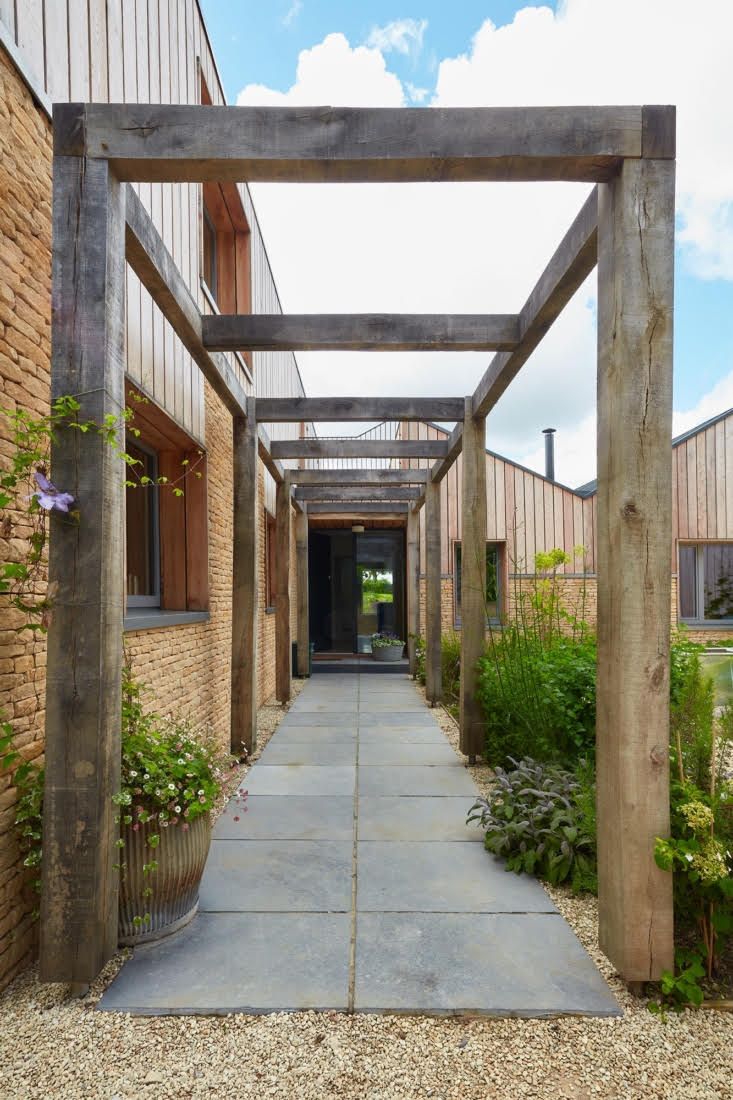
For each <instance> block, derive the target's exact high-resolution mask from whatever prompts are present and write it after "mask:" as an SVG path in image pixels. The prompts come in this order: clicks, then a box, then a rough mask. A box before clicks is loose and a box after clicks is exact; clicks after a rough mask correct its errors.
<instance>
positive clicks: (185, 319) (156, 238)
mask: <svg viewBox="0 0 733 1100" xmlns="http://www.w3.org/2000/svg"><path fill="white" fill-rule="evenodd" d="M126 192H127V193H126V197H125V219H126V226H125V257H126V259H127V262H128V263H129V265H130V267H131V268H132V270H133V271H134V272H135V274H136V275H137V277H138V278H139V279H140V282H141V283H142V284H143V286H144V287H145V289H146V290H147V291H148V292H149V294H150V296H151V298H152V299H153V301H154V302H155V304H156V305H157V306H158V308H159V309H160V311H161V313H162V314H163V316H164V317H166V318H167V320H168V322H169V323H170V325H171V328H172V329H173V331H174V332H175V333H176V334H177V335H178V337H179V338H180V340H181V342H182V344H183V346H184V347H185V348H186V349H187V350H188V351H189V352H190V353H191V356H192V357H193V359H194V362H195V363H196V364H197V365H198V366H199V368H200V370H201V373H202V374H203V376H204V378H205V379H206V381H207V382H209V384H210V385H211V387H212V389H213V390H214V391H215V393H216V394H217V395H218V396H219V397H220V398H221V400H222V401H223V402H224V404H225V405H226V407H227V409H228V410H229V412H230V413H231V414H232V415H233V416H243V415H244V413H245V410H246V407H247V397H246V394H245V391H244V389H243V388H242V386H241V384H240V382H239V379H238V378H237V375H236V372H235V371H234V369H233V368H232V366H231V364H230V363H229V362H228V361H227V359H226V357H225V356H223V355H217V354H215V353H212V352H210V351H207V349H206V348H205V347H204V345H203V342H202V338H201V313H200V312H199V308H198V306H197V305H196V303H195V302H194V300H193V298H192V297H191V292H190V291H189V289H188V287H187V286H186V284H185V283H184V281H183V278H182V276H181V273H180V272H179V270H178V268H177V267H176V265H175V262H174V260H173V257H172V256H171V254H170V252H168V250H167V248H166V247H165V245H164V244H163V241H162V239H161V237H160V234H159V233H158V231H157V229H156V228H155V226H154V224H153V222H152V219H151V218H150V216H149V214H148V213H147V211H146V210H145V207H144V206H143V204H142V203H141V202H140V199H139V198H138V197H137V195H136V194H135V192H134V191H133V189H132V188H131V187H127V188H126Z"/></svg>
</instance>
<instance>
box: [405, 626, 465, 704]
mask: <svg viewBox="0 0 733 1100" xmlns="http://www.w3.org/2000/svg"><path fill="white" fill-rule="evenodd" d="M411 637H413V638H414V639H415V665H416V678H417V680H418V681H419V683H421V684H423V685H424V684H425V639H424V638H422V637H421V636H420V635H419V634H413V635H411ZM440 659H441V669H442V675H443V696H444V699H445V701H446V704H447V706H448V708H449V709H450V708H451V706H455V705H457V703H458V698H459V695H460V691H461V636H460V634H456V633H454V632H451V633H450V634H443V635H442V637H441V639H440Z"/></svg>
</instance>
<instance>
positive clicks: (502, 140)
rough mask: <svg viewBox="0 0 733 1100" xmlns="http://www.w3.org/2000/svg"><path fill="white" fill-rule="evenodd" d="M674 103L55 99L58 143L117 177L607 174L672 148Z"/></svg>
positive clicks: (368, 178)
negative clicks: (232, 103) (219, 103)
mask: <svg viewBox="0 0 733 1100" xmlns="http://www.w3.org/2000/svg"><path fill="white" fill-rule="evenodd" d="M673 110H674V109H673V108H659V107H640V106H631V107H629V106H622V107H615V106H611V107H605V106H604V107H470V108H462V107H458V108H431V109H430V110H429V111H426V110H424V109H423V108H388V109H385V108H353V107H211V106H206V107H201V106H188V105H182V104H173V105H168V104H165V105H159V104H143V103H130V104H106V103H93V104H92V103H90V104H81V103H69V104H62V105H59V104H56V105H55V106H54V151H55V152H56V153H57V154H64V155H67V156H84V155H86V156H89V157H92V158H103V159H109V160H110V161H111V164H112V167H113V169H114V171H115V173H116V174H117V175H118V177H119V178H120V179H122V180H137V181H166V180H167V181H172V182H185V181H188V182H192V183H193V182H199V181H203V180H218V181H220V182H223V181H225V180H248V181H251V182H260V181H292V182H296V183H297V182H358V181H363V182H372V181H373V182H377V181H380V180H381V181H393V182H399V181H402V182H408V181H410V180H414V181H439V180H447V181H456V180H510V181H515V180H582V181H587V182H597V181H599V180H607V179H610V178H611V177H612V176H613V174H614V172H615V171H616V170H617V169H618V166H619V162H620V160H621V159H622V158H624V157H641V156H643V155H645V152H646V147H647V146H648V147H649V148H651V146H653V147H654V155H656V156H658V157H670V158H673V157H674V125H673V124H672V125H671V126H670V125H669V124H668V123H667V116H668V115H669V113H670V112H673Z"/></svg>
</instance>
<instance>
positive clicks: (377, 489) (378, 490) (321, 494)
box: [295, 485, 420, 501]
mask: <svg viewBox="0 0 733 1100" xmlns="http://www.w3.org/2000/svg"><path fill="white" fill-rule="evenodd" d="M419 496H420V489H418V488H417V487H415V488H410V487H408V486H400V485H397V486H394V487H392V486H389V485H372V486H366V487H365V488H363V489H360V488H358V486H351V487H347V486H343V487H342V486H336V487H335V488H329V487H328V486H323V488H318V486H316V485H306V486H304V487H303V488H302V489H296V490H295V499H296V500H321V501H325V500H336V501H346V500H350V501H353V500H361V501H384V500H399V501H406V500H417V499H418V497H419Z"/></svg>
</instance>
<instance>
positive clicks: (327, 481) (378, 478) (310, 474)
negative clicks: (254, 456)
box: [288, 469, 428, 485]
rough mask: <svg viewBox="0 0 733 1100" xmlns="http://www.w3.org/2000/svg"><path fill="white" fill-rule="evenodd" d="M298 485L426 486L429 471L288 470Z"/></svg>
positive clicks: (292, 479)
mask: <svg viewBox="0 0 733 1100" xmlns="http://www.w3.org/2000/svg"><path fill="white" fill-rule="evenodd" d="M288 478H289V479H290V482H291V484H297V485H424V484H425V482H426V481H427V478H428V471H427V470H391V469H384V470H359V469H356V470H288Z"/></svg>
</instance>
